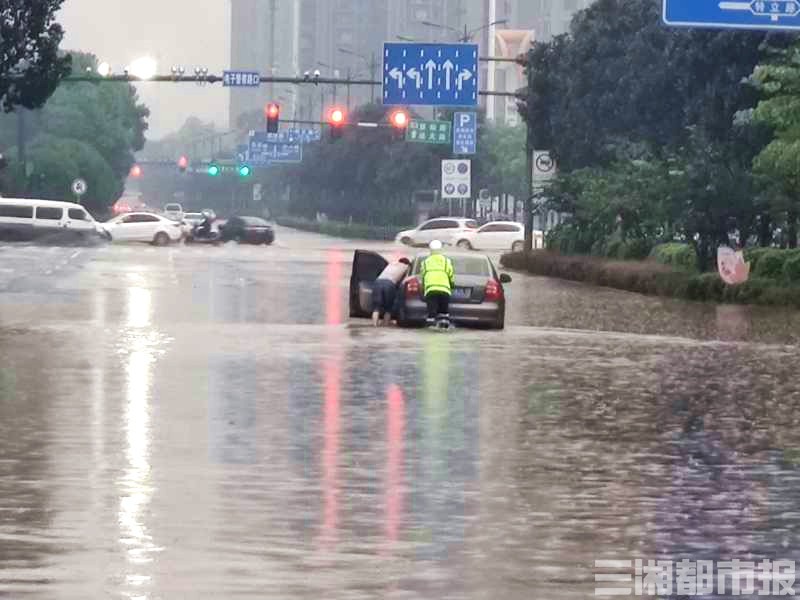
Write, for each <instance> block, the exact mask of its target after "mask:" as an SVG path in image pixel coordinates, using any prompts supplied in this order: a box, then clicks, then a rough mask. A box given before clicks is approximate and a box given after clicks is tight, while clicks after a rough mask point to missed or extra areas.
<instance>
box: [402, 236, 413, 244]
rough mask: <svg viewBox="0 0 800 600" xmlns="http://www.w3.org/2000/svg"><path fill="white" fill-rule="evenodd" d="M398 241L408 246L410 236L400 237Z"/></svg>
mask: <svg viewBox="0 0 800 600" xmlns="http://www.w3.org/2000/svg"><path fill="white" fill-rule="evenodd" d="M400 243H401V244H403V245H404V246H410V245H411V238H410V237H404V238H401V239H400Z"/></svg>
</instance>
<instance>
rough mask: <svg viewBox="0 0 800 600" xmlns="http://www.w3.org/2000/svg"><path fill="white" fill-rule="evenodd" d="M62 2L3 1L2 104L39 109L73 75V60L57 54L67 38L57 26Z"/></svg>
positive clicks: (0, 48)
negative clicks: (58, 12) (70, 72)
mask: <svg viewBox="0 0 800 600" xmlns="http://www.w3.org/2000/svg"><path fill="white" fill-rule="evenodd" d="M62 3H63V0H4V2H3V3H2V5H0V100H2V103H3V108H4V109H5V110H6V111H7V112H8V111H11V110H13V109H14V107H15V106H23V107H25V108H29V109H31V108H38V107H40V106H41V105H42V104H44V102H45V101H46V100H47V98H49V97H50V95H51V94H52V93H53V92H54V91H55V89H56V87H57V86H58V83H59V81H61V79H62V78H63V77H65V76H66V75H67V74H68V73H69V71H70V57H69V56H62V55H59V53H58V46H59V44H60V43H61V39H62V38H63V36H64V31H63V29H62V28H61V26H60V25H59V24H58V23H56V22H55V14H56V12H57V11H58V10H59V8H61V4H62Z"/></svg>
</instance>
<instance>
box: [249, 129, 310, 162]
mask: <svg viewBox="0 0 800 600" xmlns="http://www.w3.org/2000/svg"><path fill="white" fill-rule="evenodd" d="M277 137H278V136H277V134H270V133H265V132H261V131H259V132H257V133H256V134H255V135H253V136H252V137H251V138H250V144H249V147H248V158H249V162H250V164H251V166H262V165H269V164H271V163H299V162H302V160H303V146H302V145H301V144H300V142H299V141H296V142H289V141H286V140H287V139H288V136H287V137H286V138H284V141H279V140H278V139H277Z"/></svg>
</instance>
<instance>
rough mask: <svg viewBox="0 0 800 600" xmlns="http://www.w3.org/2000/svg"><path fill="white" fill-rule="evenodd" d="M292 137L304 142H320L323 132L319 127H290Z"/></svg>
mask: <svg viewBox="0 0 800 600" xmlns="http://www.w3.org/2000/svg"><path fill="white" fill-rule="evenodd" d="M287 131H289V132H291V133H290V135H291V137H292V138H293V139H294V140H296V141H299V142H300V143H302V144H310V143H311V142H319V141H320V140H321V139H322V132H321V131H320V130H319V129H288V130H287Z"/></svg>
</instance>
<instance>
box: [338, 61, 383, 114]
mask: <svg viewBox="0 0 800 600" xmlns="http://www.w3.org/2000/svg"><path fill="white" fill-rule="evenodd" d="M339 52H341V53H342V54H349V55H350V56H355V57H356V58H360V59H361V60H363V61H364V62H366V63H367V66H368V67H369V77H370V81H375V73H376V72H377V70H378V62H377V60H376V59H375V53H374V52H373V53H372V55H371V56H370V57H366V56H364V55H363V54H359V53H358V52H353V51H352V50H348V49H347V48H339ZM370 102H371V103H372V104H375V86H374V85H371V86H370Z"/></svg>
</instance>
